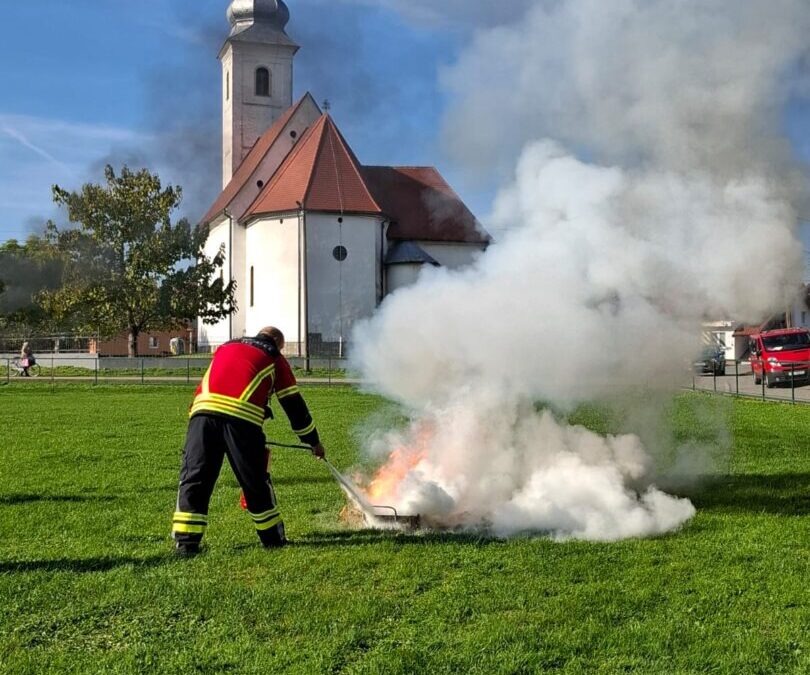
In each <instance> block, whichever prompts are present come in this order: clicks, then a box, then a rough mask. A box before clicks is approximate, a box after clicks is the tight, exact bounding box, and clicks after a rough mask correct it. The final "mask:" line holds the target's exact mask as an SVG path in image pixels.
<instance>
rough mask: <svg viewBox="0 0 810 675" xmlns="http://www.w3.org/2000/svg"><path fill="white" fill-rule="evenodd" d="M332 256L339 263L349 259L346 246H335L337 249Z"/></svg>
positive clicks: (333, 250)
mask: <svg viewBox="0 0 810 675" xmlns="http://www.w3.org/2000/svg"><path fill="white" fill-rule="evenodd" d="M332 255H333V256H334V258H335V260H337V261H338V262H343V261H344V260H346V258H348V257H349V252H348V251H347V250H346V247H345V246H335V248H334V249H332Z"/></svg>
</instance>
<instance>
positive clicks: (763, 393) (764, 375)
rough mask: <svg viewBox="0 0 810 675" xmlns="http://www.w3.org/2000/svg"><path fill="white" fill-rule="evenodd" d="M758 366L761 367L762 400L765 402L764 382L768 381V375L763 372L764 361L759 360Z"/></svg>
mask: <svg viewBox="0 0 810 675" xmlns="http://www.w3.org/2000/svg"><path fill="white" fill-rule="evenodd" d="M759 362H760V365H761V366H762V400H763V401H764V400H765V381H766V380H767V379H768V374H767V373H766V372H765V361H764V360H762V359H760V360H759Z"/></svg>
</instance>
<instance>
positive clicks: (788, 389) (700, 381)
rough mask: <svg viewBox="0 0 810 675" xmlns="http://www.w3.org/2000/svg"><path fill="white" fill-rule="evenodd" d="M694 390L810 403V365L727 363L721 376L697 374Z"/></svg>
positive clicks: (693, 377) (795, 362) (804, 363)
mask: <svg viewBox="0 0 810 675" xmlns="http://www.w3.org/2000/svg"><path fill="white" fill-rule="evenodd" d="M763 372H764V377H763V375H762V374H763ZM692 389H693V390H695V391H710V392H714V393H717V394H731V395H734V396H743V397H747V398H760V399H762V400H771V401H786V402H790V403H810V362H808V361H793V362H787V361H785V362H783V363H780V364H773V363H769V362H767V361H764V360H762V359H753V360H747V361H728V362H726V366H725V369H724V371H723V373H722V374H721V373H718V372H716V371H713V372H711V373H706V374H702V373H694V374H693V375H692Z"/></svg>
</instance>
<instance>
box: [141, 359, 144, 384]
mask: <svg viewBox="0 0 810 675" xmlns="http://www.w3.org/2000/svg"><path fill="white" fill-rule="evenodd" d="M143 378H144V372H143V357H141V384H143V383H144V379H143Z"/></svg>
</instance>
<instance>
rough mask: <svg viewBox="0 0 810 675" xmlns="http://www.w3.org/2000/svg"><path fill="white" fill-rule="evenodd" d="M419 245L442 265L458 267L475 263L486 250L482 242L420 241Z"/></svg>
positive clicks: (451, 267) (452, 267) (450, 267)
mask: <svg viewBox="0 0 810 675" xmlns="http://www.w3.org/2000/svg"><path fill="white" fill-rule="evenodd" d="M416 243H417V244H419V247H420V248H421V249H422V250H423V251H425V253H428V254H429V255H430V256H431V257H432V258H433V259H434V260H435V261H436V262H437V263H439V264H440V265H441V266H442V267H447V268H449V269H451V270H452V269H457V268H459V267H465V266H466V265H469V264H471V263H473V262H474V261H475V260H476V259H477V258H478V257H479V256H480V255H481V253H482V252H483V251H484V247H483V246H481V245H480V244H462V243H445V242H435V241H418V242H416Z"/></svg>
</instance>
